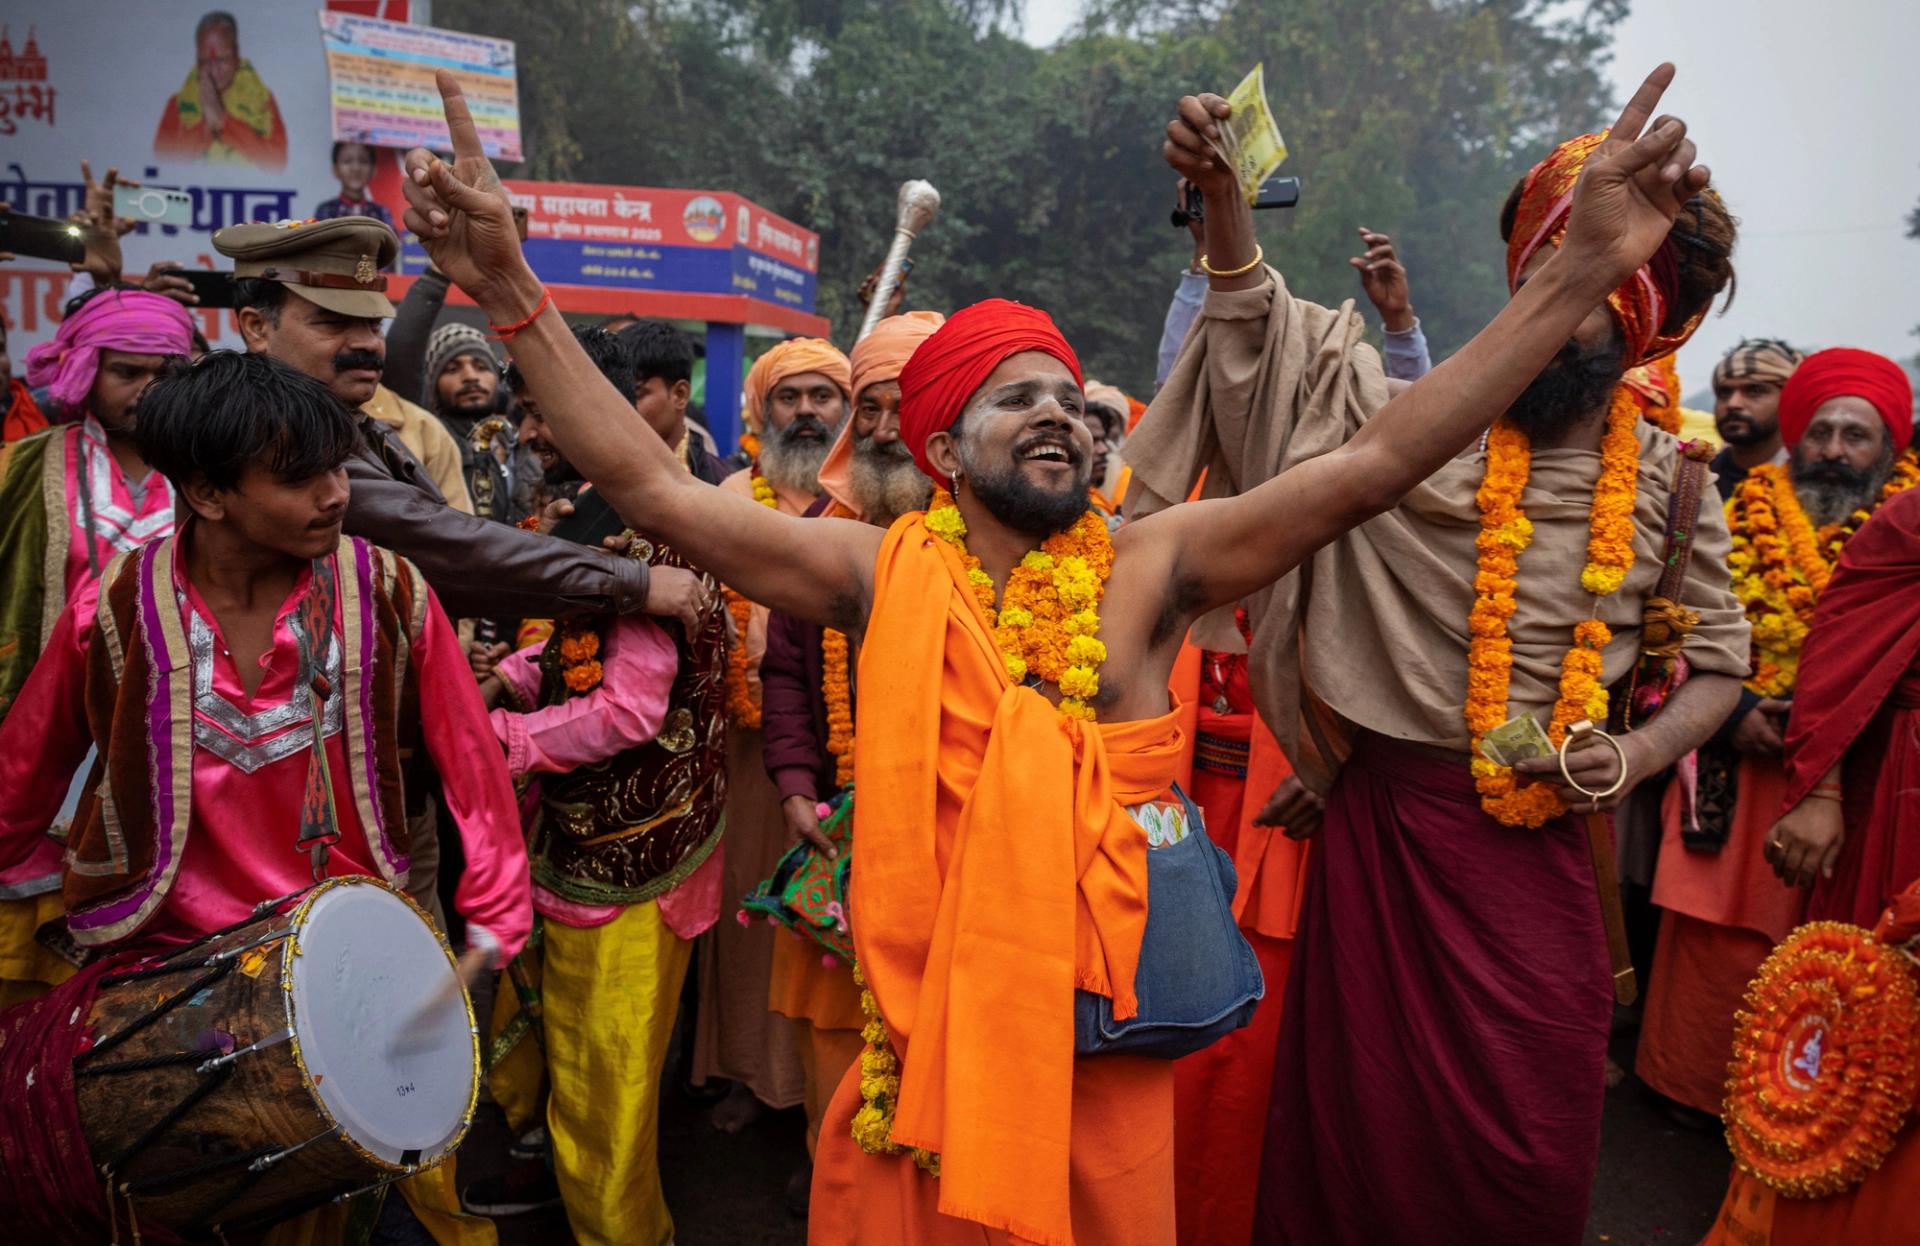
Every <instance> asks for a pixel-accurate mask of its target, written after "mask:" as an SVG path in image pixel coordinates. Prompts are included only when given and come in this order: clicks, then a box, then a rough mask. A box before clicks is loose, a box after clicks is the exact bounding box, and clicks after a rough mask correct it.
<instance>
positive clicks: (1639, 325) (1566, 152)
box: [1507, 131, 1713, 367]
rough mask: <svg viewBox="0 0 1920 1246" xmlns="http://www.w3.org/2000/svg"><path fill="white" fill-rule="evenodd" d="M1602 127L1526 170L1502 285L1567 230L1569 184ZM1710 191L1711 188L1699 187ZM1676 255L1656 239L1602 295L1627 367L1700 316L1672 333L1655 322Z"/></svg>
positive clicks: (1511, 284)
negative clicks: (1648, 254) (1655, 246)
mask: <svg viewBox="0 0 1920 1246" xmlns="http://www.w3.org/2000/svg"><path fill="white" fill-rule="evenodd" d="M1606 137H1607V136H1606V132H1605V131H1602V132H1601V133H1599V134H1582V135H1581V136H1580V137H1579V138H1571V139H1568V140H1567V141H1566V142H1564V143H1562V144H1560V146H1558V147H1556V148H1554V149H1553V153H1552V154H1551V155H1549V156H1548V157H1547V158H1546V159H1545V160H1542V161H1541V162H1540V163H1539V164H1536V165H1534V166H1533V169H1532V171H1531V172H1529V173H1528V174H1527V180H1526V182H1525V184H1524V185H1523V186H1522V188H1521V191H1520V205H1519V209H1518V210H1517V211H1516V212H1515V213H1514V217H1513V233H1512V235H1511V236H1509V238H1508V239H1507V289H1508V291H1510V292H1511V291H1512V290H1515V289H1517V288H1518V287H1519V277H1520V270H1521V269H1522V268H1525V267H1526V264H1527V261H1528V260H1530V259H1532V258H1533V255H1534V253H1535V252H1536V251H1538V250H1539V249H1540V248H1541V247H1544V246H1549V245H1551V246H1556V247H1557V246H1559V245H1560V240H1561V239H1562V238H1564V237H1565V236H1566V233H1567V217H1568V216H1569V215H1570V214H1571V212H1572V209H1573V185H1574V183H1575V182H1577V181H1579V180H1580V170H1581V169H1583V168H1585V167H1586V164H1587V158H1588V157H1589V156H1591V155H1593V153H1594V151H1595V150H1596V149H1597V148H1598V147H1599V146H1600V144H1601V143H1602V142H1603V141H1604V140H1605V139H1606ZM1702 193H1703V194H1712V193H1713V192H1712V191H1703V192H1702ZM1679 279H1680V259H1679V256H1678V255H1677V254H1676V253H1675V251H1674V247H1673V243H1672V242H1671V241H1667V242H1662V243H1661V244H1660V249H1659V250H1658V251H1656V252H1654V254H1653V258H1652V259H1650V260H1648V261H1647V262H1646V263H1645V264H1642V265H1641V266H1640V267H1639V268H1638V269H1637V270H1636V271H1635V272H1634V274H1633V276H1631V277H1629V278H1627V280H1626V281H1625V282H1624V283H1623V284H1622V285H1621V286H1620V288H1619V289H1618V290H1615V291H1614V292H1613V293H1612V294H1609V295H1608V296H1607V309H1608V310H1609V311H1611V312H1612V313H1613V318H1614V320H1615V321H1616V322H1617V323H1618V324H1619V326H1620V331H1621V333H1622V334H1624V335H1625V337H1626V341H1627V366H1628V367H1633V366H1634V365H1636V364H1643V363H1652V362H1653V361H1654V360H1656V359H1658V358H1660V357H1661V356H1663V355H1671V354H1672V353H1673V352H1674V351H1676V350H1679V349H1680V347H1681V346H1682V345H1683V344H1685V342H1686V340H1687V339H1688V338H1690V337H1692V336H1693V331H1694V330H1695V329H1697V328H1699V327H1700V321H1701V320H1702V319H1703V318H1704V317H1705V316H1706V312H1707V309H1706V308H1705V307H1702V308H1701V309H1700V310H1699V311H1697V312H1695V313H1694V314H1693V315H1692V316H1691V317H1689V318H1688V320H1687V322H1686V323H1685V324H1683V325H1681V326H1680V328H1679V329H1678V330H1677V331H1675V332H1673V333H1662V332H1661V331H1660V324H1661V322H1662V321H1663V320H1665V319H1666V316H1667V309H1668V308H1670V307H1672V306H1673V301H1674V299H1675V297H1676V296H1677V294H1678V291H1679Z"/></svg>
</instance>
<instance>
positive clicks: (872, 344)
mask: <svg viewBox="0 0 1920 1246" xmlns="http://www.w3.org/2000/svg"><path fill="white" fill-rule="evenodd" d="M946 321H947V318H946V317H945V316H942V315H941V314H940V313H939V312H933V311H913V312H906V313H904V314H902V315H899V316H888V317H887V318H886V319H885V320H882V321H881V322H880V323H879V324H877V325H875V326H873V332H871V333H869V334H867V336H865V337H863V338H861V339H860V340H859V341H858V342H855V343H854V344H853V355H852V358H851V362H852V364H853V400H854V402H855V403H858V402H859V401H860V395H861V393H862V392H863V391H865V389H866V388H867V386H869V385H875V384H878V383H879V382H881V381H893V380H898V379H899V377H900V370H901V369H902V368H904V367H906V366H907V360H909V359H911V358H912V357H913V352H914V350H915V349H917V348H918V347H919V345H920V343H922V342H924V341H926V340H927V339H928V338H929V337H932V336H933V332H934V330H935V329H938V328H939V327H940V326H941V325H943V324H945V323H946ZM820 491H821V492H822V493H825V494H827V495H828V496H830V497H832V498H833V500H834V501H836V502H838V503H839V504H840V507H841V509H843V510H844V511H846V513H847V514H850V515H858V514H859V513H860V507H859V506H858V505H857V504H856V503H855V502H854V498H853V419H852V417H851V416H849V417H848V419H847V420H846V422H845V423H843V424H841V425H840V435H839V436H838V437H836V438H834V442H833V449H831V450H829V451H827V458H826V461H825V462H824V463H822V464H821V465H820ZM836 513H837V512H836Z"/></svg>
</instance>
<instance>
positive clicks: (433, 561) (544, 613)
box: [346, 416, 649, 618]
mask: <svg viewBox="0 0 1920 1246" xmlns="http://www.w3.org/2000/svg"><path fill="white" fill-rule="evenodd" d="M360 433H361V443H360V446H359V447H358V448H357V449H356V450H355V452H354V453H353V454H352V455H350V456H349V457H348V459H347V478H348V481H349V482H350V484H351V487H352V492H351V494H350V496H349V500H348V502H347V522H346V531H347V532H348V533H350V534H351V535H354V536H362V537H366V538H367V539H368V540H370V541H372V542H373V543H374V544H376V545H381V546H384V547H386V548H387V549H391V550H393V551H394V552H396V553H398V554H401V555H404V556H405V557H407V558H410V559H412V560H413V562H414V565H416V566H418V567H419V568H420V571H421V573H422V574H424V575H425V576H426V577H427V583H429V584H431V585H432V586H433V590H434V592H436V593H438V594H439V595H440V600H441V602H442V603H443V604H444V605H445V606H446V609H447V612H448V613H449V614H451V615H453V616H454V617H455V618H480V617H493V616H503V617H507V616H518V617H525V618H550V617H554V616H557V615H563V614H570V613H574V612H576V611H595V612H600V613H605V612H608V611H613V612H616V613H620V614H629V613H632V612H634V611H637V610H640V609H642V608H643V607H644V606H645V605H646V602H647V585H648V580H649V575H648V570H647V565H646V564H645V563H643V562H638V561H636V560H634V559H630V558H622V557H619V556H618V555H616V554H614V553H612V552H610V551H608V550H604V549H595V548H592V547H590V546H585V545H576V544H574V543H573V542H571V541H564V540H561V539H559V538H558V537H553V536H548V535H545V534H543V533H539V532H528V531H526V530H524V529H521V528H514V527H510V526H508V525H506V524H502V523H495V522H493V521H491V520H487V519H480V518H478V517H476V516H473V515H468V514H464V513H462V512H460V511H457V510H454V509H453V508H452V507H450V506H448V505H447V504H446V503H445V502H444V501H442V500H441V497H440V493H439V491H438V490H437V489H435V488H434V486H433V482H432V481H430V480H429V479H427V476H426V473H425V472H424V471H423V470H422V469H421V467H420V464H419V461H418V460H416V459H415V458H414V457H413V456H412V455H411V454H409V453H407V450H406V447H404V446H402V445H401V444H400V443H399V442H398V440H396V439H395V438H393V437H392V436H390V435H388V433H387V431H386V429H385V428H384V427H382V426H381V425H380V424H379V422H378V421H376V420H373V419H372V418H371V417H367V416H362V417H361V419H360Z"/></svg>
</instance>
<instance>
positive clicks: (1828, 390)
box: [1780, 346, 1913, 454]
mask: <svg viewBox="0 0 1920 1246" xmlns="http://www.w3.org/2000/svg"><path fill="white" fill-rule="evenodd" d="M1829 398H1864V399H1866V400H1867V401H1868V402H1870V403H1872V404H1873V409H1874V410H1875V411H1878V412H1879V413H1880V418H1881V419H1883V420H1885V421H1886V422H1887V432H1888V435H1889V436H1891V437H1892V438H1893V450H1894V453H1895V454H1898V453H1900V452H1901V451H1902V450H1905V449H1906V448H1907V445H1908V443H1909V442H1911V441H1912V440H1913V382H1912V381H1909V380H1908V379H1907V370H1906V369H1905V368H1903V367H1901V366H1900V365H1899V364H1897V363H1895V362H1894V361H1893V360H1891V359H1889V358H1887V357H1886V356H1885V355H1876V354H1874V353H1873V352H1872V351H1870V350H1853V349H1851V348H1850V347H1845V346H1841V347H1836V348H1835V349H1833V350H1822V351H1815V352H1814V353H1813V354H1811V355H1808V356H1807V358H1806V360H1805V361H1804V362H1803V363H1801V365H1800V366H1799V367H1798V368H1796V369H1794V373H1793V375H1792V376H1790V377H1788V378H1787V383H1786V385H1785V386H1783V387H1782V388H1781V390H1780V436H1781V438H1782V439H1783V440H1785V441H1786V443H1787V444H1788V445H1793V444H1795V443H1796V442H1798V441H1799V440H1800V439H1801V438H1802V437H1804V436H1806V435H1807V425H1809V424H1811V423H1813V413H1814V412H1816V411H1818V410H1819V409H1820V407H1821V405H1822V404H1823V403H1825V402H1826V401H1827V400H1828V399H1829Z"/></svg>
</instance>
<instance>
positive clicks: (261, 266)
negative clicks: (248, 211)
mask: <svg viewBox="0 0 1920 1246" xmlns="http://www.w3.org/2000/svg"><path fill="white" fill-rule="evenodd" d="M213 248H214V250H216V251H218V252H220V254H222V255H227V256H231V257H233V275H234V276H236V277H260V278H264V279H265V280H268V281H281V282H285V283H286V285H287V288H288V289H290V290H292V291H293V292H294V293H295V294H298V295H299V296H300V297H301V298H303V299H306V300H308V301H309V302H313V303H317V304H319V305H320V306H321V307H324V308H326V309H327V310H328V311H336V312H339V313H340V314H341V315H343V316H365V317H368V318H383V317H387V316H391V315H393V304H392V303H391V302H389V301H388V299H387V275H386V273H385V271H383V270H384V269H385V268H386V267H387V265H389V264H391V263H393V257H394V256H395V255H397V254H398V253H399V251H400V240H399V239H398V238H396V237H394V234H393V231H392V230H391V229H389V228H387V227H386V226H385V225H383V224H381V223H380V222H379V221H377V220H374V219H373V218H372V217H366V216H341V217H336V218H334V219H333V220H330V221H276V222H272V223H268V222H265V221H261V222H257V223H254V224H251V225H231V226H228V227H227V228H226V229H223V230H221V231H220V232H219V233H217V234H215V235H214V236H213Z"/></svg>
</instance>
